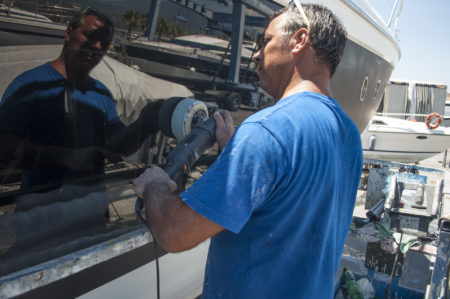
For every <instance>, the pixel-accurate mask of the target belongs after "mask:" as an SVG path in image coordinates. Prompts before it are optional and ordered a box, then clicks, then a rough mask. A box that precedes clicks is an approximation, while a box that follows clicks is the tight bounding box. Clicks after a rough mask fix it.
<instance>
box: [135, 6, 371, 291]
mask: <svg viewBox="0 0 450 299" xmlns="http://www.w3.org/2000/svg"><path fill="white" fill-rule="evenodd" d="M345 39H346V33H345V30H344V28H343V26H342V24H341V23H340V22H339V21H338V20H337V19H336V18H335V16H334V15H333V14H332V13H331V12H330V11H329V10H328V9H326V8H324V7H322V6H319V5H312V4H309V5H304V6H303V8H302V7H301V6H300V5H298V6H297V5H296V4H295V3H294V4H290V5H289V6H287V7H286V8H285V9H283V10H281V11H279V12H278V13H276V14H275V16H274V17H273V18H272V20H271V22H270V24H269V26H268V28H267V30H266V32H265V34H264V40H263V43H262V47H261V49H260V50H259V51H258V52H257V53H256V54H255V57H254V59H255V61H256V63H257V65H258V72H259V76H260V84H261V86H262V87H263V88H264V89H265V90H266V91H267V92H268V93H269V94H271V95H272V96H273V97H274V98H275V99H276V100H277V103H276V105H274V106H273V107H270V108H267V109H264V110H262V111H260V112H258V113H256V114H254V115H252V116H251V117H249V118H248V119H246V120H245V121H244V122H243V123H242V124H241V125H240V126H239V128H238V129H237V130H236V132H235V133H234V135H233V136H232V137H231V139H229V140H228V136H229V135H230V133H231V132H232V130H229V129H227V127H229V126H230V123H231V120H230V116H229V114H227V113H223V114H220V113H216V114H215V115H214V117H215V119H216V121H217V131H216V134H217V140H218V143H219V147H221V148H223V151H222V153H221V155H220V156H219V158H218V159H217V160H216V161H215V163H214V164H213V165H212V166H211V167H210V168H209V169H208V171H207V172H205V174H204V175H203V176H202V177H201V178H200V179H198V180H197V181H196V182H195V183H194V184H193V185H192V186H191V187H190V188H188V189H187V190H186V191H184V192H183V193H182V194H181V195H180V196H177V195H176V194H175V193H174V190H175V187H176V185H175V183H174V182H173V181H172V180H170V179H169V178H168V176H167V175H166V174H165V173H164V171H163V170H161V169H160V168H157V167H154V168H152V169H149V170H147V171H146V172H145V173H144V174H143V175H141V177H139V178H138V179H137V180H136V181H135V190H136V192H137V194H138V195H139V196H140V197H142V198H143V199H144V202H145V209H146V216H147V220H148V222H149V226H150V227H151V230H152V232H153V234H154V237H155V239H156V241H157V242H158V243H159V244H160V245H161V246H162V247H163V248H164V249H165V250H167V251H169V252H177V251H182V250H186V249H189V248H192V247H194V246H196V245H197V244H199V243H200V242H202V241H203V240H205V239H207V238H209V237H211V243H210V248H209V254H208V260H207V264H206V273H205V281H204V288H203V296H204V297H205V298H219V297H220V298H332V297H333V281H334V279H333V278H334V274H335V272H336V271H337V268H338V265H339V261H340V257H341V254H342V251H343V248H344V243H345V241H346V238H347V233H348V230H349V227H350V222H351V218H352V213H353V207H354V203H355V198H356V192H357V187H358V183H359V179H360V174H361V167H362V149H361V140H360V135H359V131H358V129H357V127H356V125H355V124H354V122H353V121H352V120H351V119H350V118H349V117H348V116H347V115H346V114H345V112H344V111H343V110H342V109H341V107H340V106H339V104H338V102H337V101H336V100H335V99H333V98H332V95H331V90H330V78H331V76H332V75H333V73H334V71H335V70H336V67H337V65H338V64H339V61H340V58H341V57H342V54H343V50H344V46H345Z"/></svg>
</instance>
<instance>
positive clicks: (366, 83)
mask: <svg viewBox="0 0 450 299" xmlns="http://www.w3.org/2000/svg"><path fill="white" fill-rule="evenodd" d="M368 86H369V78H367V77H365V78H364V81H363V84H362V86H361V93H360V95H359V98H360V100H361V102H362V101H364V98H365V97H366V93H367V87H368Z"/></svg>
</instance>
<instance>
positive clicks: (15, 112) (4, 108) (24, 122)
mask: <svg viewBox="0 0 450 299" xmlns="http://www.w3.org/2000/svg"><path fill="white" fill-rule="evenodd" d="M33 96H34V93H33V92H30V90H29V89H27V88H25V87H24V83H23V82H22V81H21V80H20V79H18V78H16V79H15V80H14V81H13V82H12V83H11V84H10V85H9V86H8V88H7V89H6V90H5V93H4V94H3V97H2V99H1V102H0V132H3V133H10V134H14V135H18V136H21V137H26V136H28V134H29V127H30V125H29V121H30V119H32V114H33V112H34V111H35V107H34V106H33V105H34V103H35V101H33Z"/></svg>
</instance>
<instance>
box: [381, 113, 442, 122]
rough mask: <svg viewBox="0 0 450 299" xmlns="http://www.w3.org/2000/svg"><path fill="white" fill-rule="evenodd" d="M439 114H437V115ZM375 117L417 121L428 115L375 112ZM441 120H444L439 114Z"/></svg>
mask: <svg viewBox="0 0 450 299" xmlns="http://www.w3.org/2000/svg"><path fill="white" fill-rule="evenodd" d="M438 114H439V113H438ZM375 115H376V116H387V117H397V118H398V117H401V118H402V119H406V120H411V121H417V120H418V119H423V118H424V117H425V118H426V117H427V116H429V115H430V114H420V113H391V112H377V113H376V114H375ZM439 115H440V117H441V118H444V115H441V114H439Z"/></svg>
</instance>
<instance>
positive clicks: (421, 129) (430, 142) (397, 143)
mask: <svg viewBox="0 0 450 299" xmlns="http://www.w3.org/2000/svg"><path fill="white" fill-rule="evenodd" d="M377 119H382V120H387V121H386V122H385V123H386V125H373V124H371V125H369V127H368V128H367V130H365V131H364V132H363V133H362V135H361V142H362V146H363V151H364V157H365V158H367V159H377V160H388V161H395V162H402V163H415V162H418V161H421V160H424V159H427V158H429V157H432V156H434V155H436V154H439V153H441V152H443V151H445V150H446V149H448V148H450V128H446V127H439V128H437V129H435V130H430V129H427V128H426V125H425V123H416V122H411V121H406V120H399V119H390V118H386V117H384V118H377ZM389 121H393V122H390V123H389Z"/></svg>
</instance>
